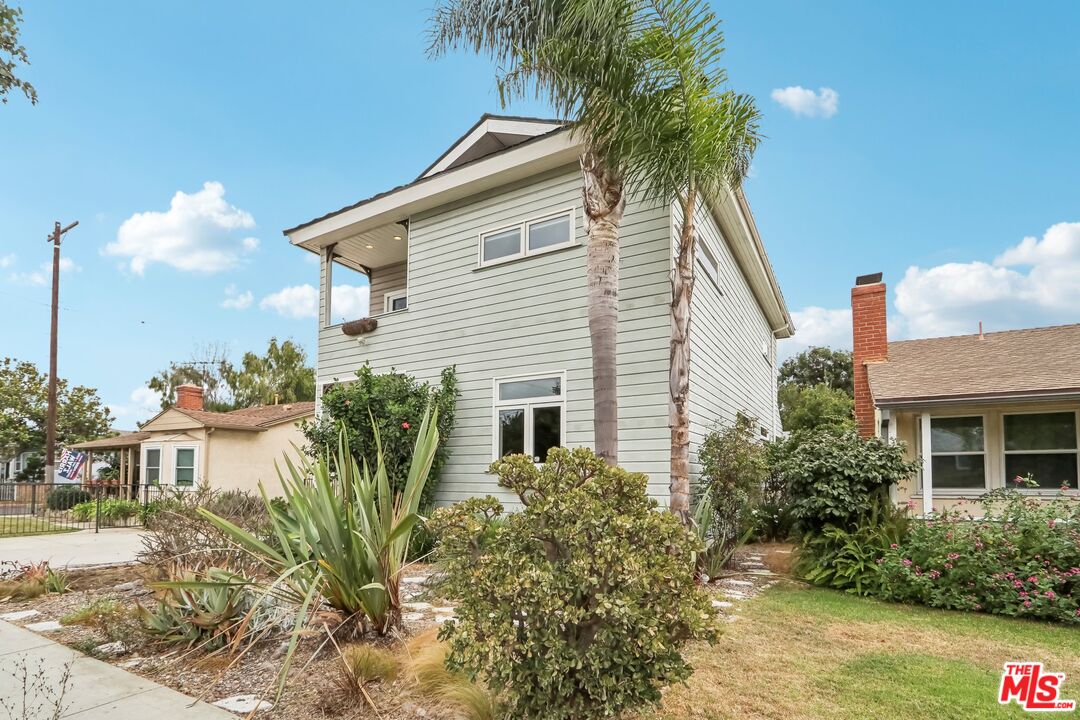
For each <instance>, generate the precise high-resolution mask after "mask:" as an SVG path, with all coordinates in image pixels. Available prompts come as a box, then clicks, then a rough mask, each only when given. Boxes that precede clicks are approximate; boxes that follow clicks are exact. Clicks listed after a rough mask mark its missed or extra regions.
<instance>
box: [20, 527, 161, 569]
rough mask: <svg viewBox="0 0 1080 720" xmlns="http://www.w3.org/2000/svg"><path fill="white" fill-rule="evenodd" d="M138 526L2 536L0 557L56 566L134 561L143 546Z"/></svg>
mask: <svg viewBox="0 0 1080 720" xmlns="http://www.w3.org/2000/svg"><path fill="white" fill-rule="evenodd" d="M141 538H142V531H141V530H140V529H138V528H108V529H103V530H102V531H101V532H97V533H95V532H94V531H93V530H79V531H78V532H69V533H55V534H52V535H24V536H21V537H4V538H0V560H9V561H13V562H18V563H23V564H25V563H30V562H41V561H42V560H48V561H49V565H51V566H52V567H54V568H62V567H80V566H86V565H112V564H115V563H124V562H134V560H135V555H136V553H138V552H139V550H141V549H142V539H141Z"/></svg>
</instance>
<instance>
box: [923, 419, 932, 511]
mask: <svg viewBox="0 0 1080 720" xmlns="http://www.w3.org/2000/svg"><path fill="white" fill-rule="evenodd" d="M930 442H931V438H930V413H925V412H924V413H923V414H922V511H923V515H924V516H929V515H932V514H933V512H934V464H933V462H932V458H931V455H930Z"/></svg>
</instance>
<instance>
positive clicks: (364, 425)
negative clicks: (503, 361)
mask: <svg viewBox="0 0 1080 720" xmlns="http://www.w3.org/2000/svg"><path fill="white" fill-rule="evenodd" d="M457 395H458V390H457V372H456V370H455V368H454V367H448V368H445V369H444V370H443V371H442V374H441V378H440V381H439V384H438V385H432V384H430V383H421V382H419V381H417V379H416V378H414V377H412V376H411V375H406V374H405V373H400V372H397V371H395V370H391V371H390V372H387V373H375V372H373V371H372V369H371V367H370V366H369V365H367V364H364V366H363V367H361V368H360V369H359V370H357V371H356V380H354V381H352V382H349V383H341V384H339V385H334V386H333V387H331V388H330V389H329V390H327V391H326V392H325V393H324V394H323V397H322V414H321V416H320V418H319V420H317V421H316V422H314V423H307V424H305V425H304V426H303V430H304V435H305V436H306V437H307V440H308V443H309V446H308V451H309V452H310V453H311V454H313V455H317V454H320V453H322V452H324V451H325V450H326V448H328V447H336V445H337V441H338V423H339V422H343V423H344V424H345V428H346V431H347V433H348V435H349V443H350V446H351V447H352V450H353V452H354V453H355V454H356V455H357V457H358V458H359V459H366V460H367V461H368V464H369V465H370V466H371V467H372V469H374V468H375V463H376V459H375V433H374V430H373V426H372V418H373V417H374V418H375V424H376V426H377V427H378V429H379V435H380V437H381V438H382V444H383V459H384V461H385V462H386V470H387V472H388V473H389V475H390V482H391V483H392V484H393V487H394V489H395V491H399V490H402V489H403V488H404V486H405V478H406V477H407V476H408V473H409V464H410V463H411V462H412V450H413V446H414V445H415V443H416V433H417V432H419V430H420V421H421V420H422V419H423V417H424V409H425V408H426V407H427V405H428V402H429V401H430V402H431V403H433V404H434V406H435V407H436V408H438V411H439V420H438V429H439V449H438V450H437V451H436V453H435V461H434V462H433V463H432V465H431V473H430V474H429V475H428V481H427V484H426V485H425V487H424V494H423V496H422V499H421V507H428V506H430V505H431V504H432V502H433V500H434V497H435V491H436V490H437V489H438V480H439V473H440V472H441V471H442V468H443V466H444V465H445V464H446V461H447V460H448V459H449V457H450V451H449V450H448V449H447V443H446V441H447V440H448V439H449V437H450V433H451V431H452V430H453V429H454V410H455V407H456V405H457Z"/></svg>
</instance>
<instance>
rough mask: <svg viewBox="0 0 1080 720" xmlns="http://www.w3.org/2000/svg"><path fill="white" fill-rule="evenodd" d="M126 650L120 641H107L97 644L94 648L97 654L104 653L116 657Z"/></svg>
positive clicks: (125, 646)
mask: <svg viewBox="0 0 1080 720" xmlns="http://www.w3.org/2000/svg"><path fill="white" fill-rule="evenodd" d="M126 652H127V645H125V644H124V643H122V642H120V641H119V640H117V641H115V642H108V643H105V644H104V645H98V646H97V647H96V648H94V653H95V654H97V655H104V656H106V657H116V656H117V655H123V654H124V653H126Z"/></svg>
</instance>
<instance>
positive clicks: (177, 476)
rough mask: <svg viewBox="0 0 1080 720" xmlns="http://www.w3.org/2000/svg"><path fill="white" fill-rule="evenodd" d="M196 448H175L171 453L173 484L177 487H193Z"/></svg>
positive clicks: (196, 459) (195, 473)
mask: <svg viewBox="0 0 1080 720" xmlns="http://www.w3.org/2000/svg"><path fill="white" fill-rule="evenodd" d="M198 450H199V449H198V448H197V447H195V446H194V445H189V446H185V447H177V448H176V449H175V451H174V452H173V483H174V484H175V485H176V486H177V487H194V486H195V476H196V475H197V474H198V473H197V471H196V467H197V465H196V463H197V461H198V455H199V452H198Z"/></svg>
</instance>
